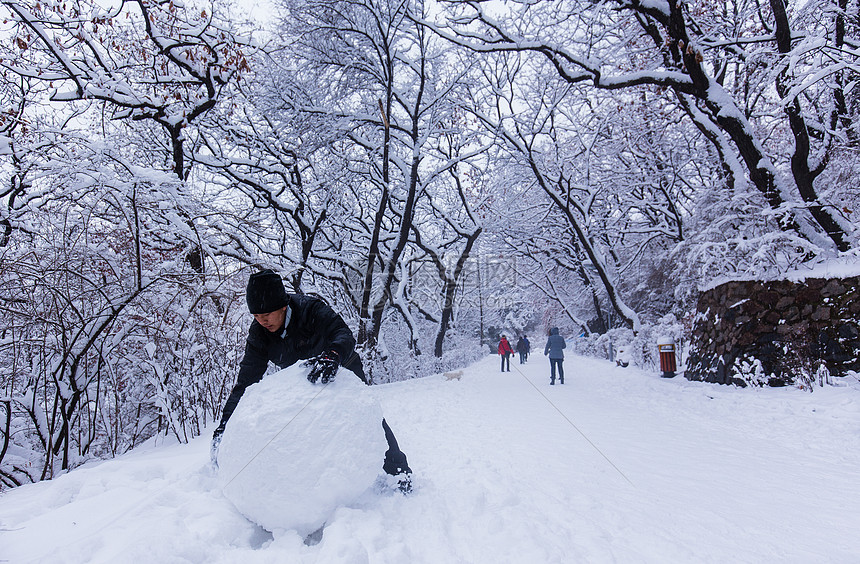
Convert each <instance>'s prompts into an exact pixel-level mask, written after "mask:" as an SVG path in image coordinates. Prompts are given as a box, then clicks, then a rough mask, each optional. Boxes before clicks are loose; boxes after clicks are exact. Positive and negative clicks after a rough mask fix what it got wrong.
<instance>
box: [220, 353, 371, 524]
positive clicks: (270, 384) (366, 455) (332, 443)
mask: <svg viewBox="0 0 860 564" xmlns="http://www.w3.org/2000/svg"><path fill="white" fill-rule="evenodd" d="M307 372H308V369H307V368H306V367H305V366H304V363H300V364H296V365H295V366H293V367H291V368H287V369H285V370H281V371H279V372H276V373H275V374H272V375H270V376H266V377H265V378H264V379H263V380H262V381H261V382H258V383H257V384H254V385H253V386H250V387H249V388H248V389H247V390H246V391H245V394H244V395H243V396H242V400H241V401H240V402H239V405H238V406H237V407H236V411H235V412H233V416H232V417H231V418H230V422H229V423H228V425H227V428H226V430H225V432H224V436H223V440H222V442H221V447H220V449H219V453H218V478H219V483H220V486H221V491H222V493H223V494H224V496H225V497H226V498H227V499H229V500H230V501H231V502H233V505H235V506H236V508H237V509H238V510H239V512H240V513H242V515H244V516H245V517H247V518H248V519H250V520H251V521H253V522H254V523H256V524H258V525H260V526H262V527H263V528H264V529H266V530H267V531H273V532H277V533H280V532H281V531H283V530H286V529H294V530H296V531H297V532H298V533H299V534H301V535H307V534H309V533H312V532H313V531H315V530H317V529H318V528H319V527H321V526H322V525H323V524H324V523H325V522H326V520H327V519H328V518H329V517H330V516H331V515H332V514H333V513H334V512H335V510H337V509H338V508H339V507H341V506H343V505H347V504H349V503H351V502H352V501H354V500H355V499H356V498H358V497H359V496H360V495H361V494H362V493H363V492H364V491H365V490H366V489H368V488H370V487H371V486H373V484H374V481H375V480H376V478H377V476H378V475H379V473H380V467H381V466H382V461H383V459H384V458H385V450H386V448H387V443H386V442H385V432H384V431H383V429H382V409H381V408H380V407H379V402H378V401H377V400H376V398H375V396H374V395H372V394H371V391H370V388H368V387H367V386H366V385H365V384H364V383H363V382H362V381H361V380H359V379H358V378H357V377H356V376H355V375H354V374H353V373H352V372H349V371H347V370H341V371H340V372H339V374H338V376H337V377H336V378H335V379H334V381H333V382H331V383H329V384H327V385H324V386H323V385H319V384H318V385H314V384H311V383H310V382H308V380H307Z"/></svg>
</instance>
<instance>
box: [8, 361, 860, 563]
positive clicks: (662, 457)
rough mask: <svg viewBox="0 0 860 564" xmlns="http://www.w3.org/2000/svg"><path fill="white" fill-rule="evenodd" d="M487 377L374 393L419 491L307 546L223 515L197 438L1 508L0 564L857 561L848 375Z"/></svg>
mask: <svg viewBox="0 0 860 564" xmlns="http://www.w3.org/2000/svg"><path fill="white" fill-rule="evenodd" d="M497 362H498V357H495V356H491V357H488V358H486V359H484V360H482V361H480V362H478V363H476V364H474V365H472V366H469V367H466V368H465V369H464V370H463V374H462V377H461V379H460V380H456V379H454V380H447V379H445V378H444V376H442V375H437V376H432V377H428V378H423V379H416V380H410V381H404V382H397V383H393V384H386V385H380V386H373V387H371V388H369V391H370V393H371V394H372V395H374V396H375V397H376V398H377V399H378V401H379V402H380V404H381V406H382V409H383V412H384V414H385V417H386V419H387V421H388V422H389V424H390V425H391V427H392V429H393V430H394V432H395V434H396V435H397V438H398V440H399V442H400V445H401V447H402V448H403V450H404V451H405V452H406V454H407V455H408V456H409V463H410V466H411V467H412V469H413V471H414V472H415V474H414V476H415V488H416V489H415V491H414V492H413V494H412V495H411V496H408V497H404V496H402V495H400V494H399V493H393V492H389V493H374V492H373V491H372V490H369V491H366V492H365V493H362V494H361V495H359V496H358V497H357V498H356V499H354V500H351V501H349V502H345V503H344V504H343V505H342V506H341V507H339V508H337V509H336V511H335V512H334V514H333V515H332V516H331V517H330V518H329V520H328V525H327V526H326V528H325V532H324V534H323V537H322V540H321V542H320V543H319V544H317V545H315V546H306V545H305V544H304V543H303V542H302V540H303V539H302V536H301V534H299V533H298V532H297V531H294V530H281V531H275V532H273V533H270V532H267V531H265V530H264V529H263V528H261V527H260V526H258V525H256V524H254V523H253V522H251V521H249V520H248V519H246V518H245V517H243V516H242V514H241V513H239V511H237V510H236V509H235V508H234V506H233V504H232V503H230V501H229V500H228V499H227V498H226V497H225V495H224V493H223V492H222V487H221V482H220V480H219V478H218V475H217V473H216V472H215V471H214V470H213V468H212V466H211V464H210V463H209V460H208V449H209V436H208V434H207V435H205V436H203V437H200V438H198V439H196V440H194V441H192V442H191V443H190V444H161V445H157V446H153V445H146V446H144V447H141V448H139V449H136V450H135V451H133V452H131V453H128V454H127V455H124V456H122V457H119V458H117V459H115V460H112V461H108V462H103V463H91V464H88V465H85V466H83V467H81V468H79V469H76V470H74V471H72V472H70V473H68V474H66V475H64V476H61V477H59V478H57V479H55V480H53V481H50V482H43V483H38V484H32V485H27V486H23V487H20V488H17V489H14V490H11V491H8V492H6V493H4V494H3V495H2V496H0V560H5V561H8V562H14V563H27V562H51V563H66V562H68V563H83V562H100V563H101V562H103V563H126V562H141V563H143V562H146V563H150V562H159V563H186V562H194V563H197V562H199V563H207V564H209V563H235V562H243V563H252V564H253V563H270V562H271V563H276V562H278V563H282V562H290V563H312V562H324V563H350V564H352V563H356V564H358V563H361V564H365V563H367V564H370V563H374V564H375V563H397V564H403V563H427V564H439V563H446V564H447V563H487V564H496V563H524V564H526V563H529V564H530V563H535V562H539V563H578V562H586V563H593V562H622V563H626V562H633V563H639V562H654V563H667V562H671V563H675V562H714V563H725V562H732V563H743V562H751V563H752V562H754V563H763V562H781V563H784V562H790V563H792V562H796V563H804V564H806V563H819V562H820V563H855V562H860V535H858V534H857V522H858V517H860V408H858V407H860V402H858V398H860V383H858V382H857V379H856V378H855V377H850V378H846V379H843V380H840V381H839V383H840V385H839V386H834V387H825V388H816V389H815V391H814V392H813V393H809V392H804V391H801V390H798V389H795V388H778V389H738V388H734V387H727V386H717V385H712V384H705V383H699V382H689V381H686V380H684V379H682V378H680V377H676V378H674V379H661V378H660V377H659V373H656V372H654V373H651V372H643V371H641V370H638V369H634V368H632V367H631V368H621V367H616V366H615V365H614V364H612V363H609V362H608V361H604V360H597V359H590V358H582V357H576V356H571V355H568V357H567V358H566V360H565V362H564V368H565V372H566V378H565V385H563V386H559V385H556V386H550V385H549V365H548V361H547V360H546V359H545V358H544V357H542V356H538V355H534V356H532V358H531V359H530V360H529V362H528V363H527V364H525V365H519V364H517V363H516V362H514V363H512V369H513V370H512V371H511V372H505V373H501V372H499V367H498V364H497ZM344 376H345V374H344V373H341V374H340V375H339V376H338V378H343V377H344ZM231 423H232V422H231ZM228 427H229V426H228ZM210 431H211V430H210ZM306 456H308V457H312V456H313V453H311V452H308V453H307V454H306Z"/></svg>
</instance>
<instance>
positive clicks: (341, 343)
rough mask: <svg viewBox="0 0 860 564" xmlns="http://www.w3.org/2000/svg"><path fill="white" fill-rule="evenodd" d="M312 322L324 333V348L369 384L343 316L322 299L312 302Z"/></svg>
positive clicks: (353, 339)
mask: <svg viewBox="0 0 860 564" xmlns="http://www.w3.org/2000/svg"><path fill="white" fill-rule="evenodd" d="M313 307H314V312H313V317H314V322H315V323H316V325H317V327H319V328H320V329H319V330H320V331H322V332H323V333H324V334H325V339H324V340H325V345H324V349H325V351H326V352H328V351H334V352H335V353H337V356H338V358H337V362H338V363H339V364H340V365H341V366H343V367H344V368H346V369H347V370H350V371H352V372H354V373H355V375H356V376H358V378H359V379H360V380H361V381H362V382H364V383H365V384H368V385H369V384H370V382H368V380H367V376H366V375H365V374H364V367H363V366H362V364H361V357H359V356H358V354H357V353H356V352H355V337H354V336H353V335H352V331H350V329H349V326H347V324H346V322H345V321H344V320H343V318H342V317H341V316H340V315H338V313H337V312H335V311H334V310H333V309H332V308H331V307H329V305H328V304H326V303H325V302H323V301H322V300H316V302H315V303H314V306H313Z"/></svg>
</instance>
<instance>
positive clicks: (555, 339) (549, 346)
mask: <svg viewBox="0 0 860 564" xmlns="http://www.w3.org/2000/svg"><path fill="white" fill-rule="evenodd" d="M566 346H567V343H565V342H564V337H562V336H561V335H559V334H558V327H553V328H552V329H551V330H550V332H549V339H547V341H546V347H544V349H543V354H544V355H548V356H549V366H550V380H549V384H550V386H552V385H555V369H556V367H558V383H559V384H564V366H563V364H564V348H565V347H566Z"/></svg>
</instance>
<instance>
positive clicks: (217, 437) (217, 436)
mask: <svg viewBox="0 0 860 564" xmlns="http://www.w3.org/2000/svg"><path fill="white" fill-rule="evenodd" d="M226 425H227V424H226V423H221V424H220V425H218V428H217V429H215V432H214V433H212V445H211V446H210V447H209V457H210V458H211V459H212V464H214V465H215V466H218V447H219V446H220V445H221V435H223V434H224V427H225V426H226Z"/></svg>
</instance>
